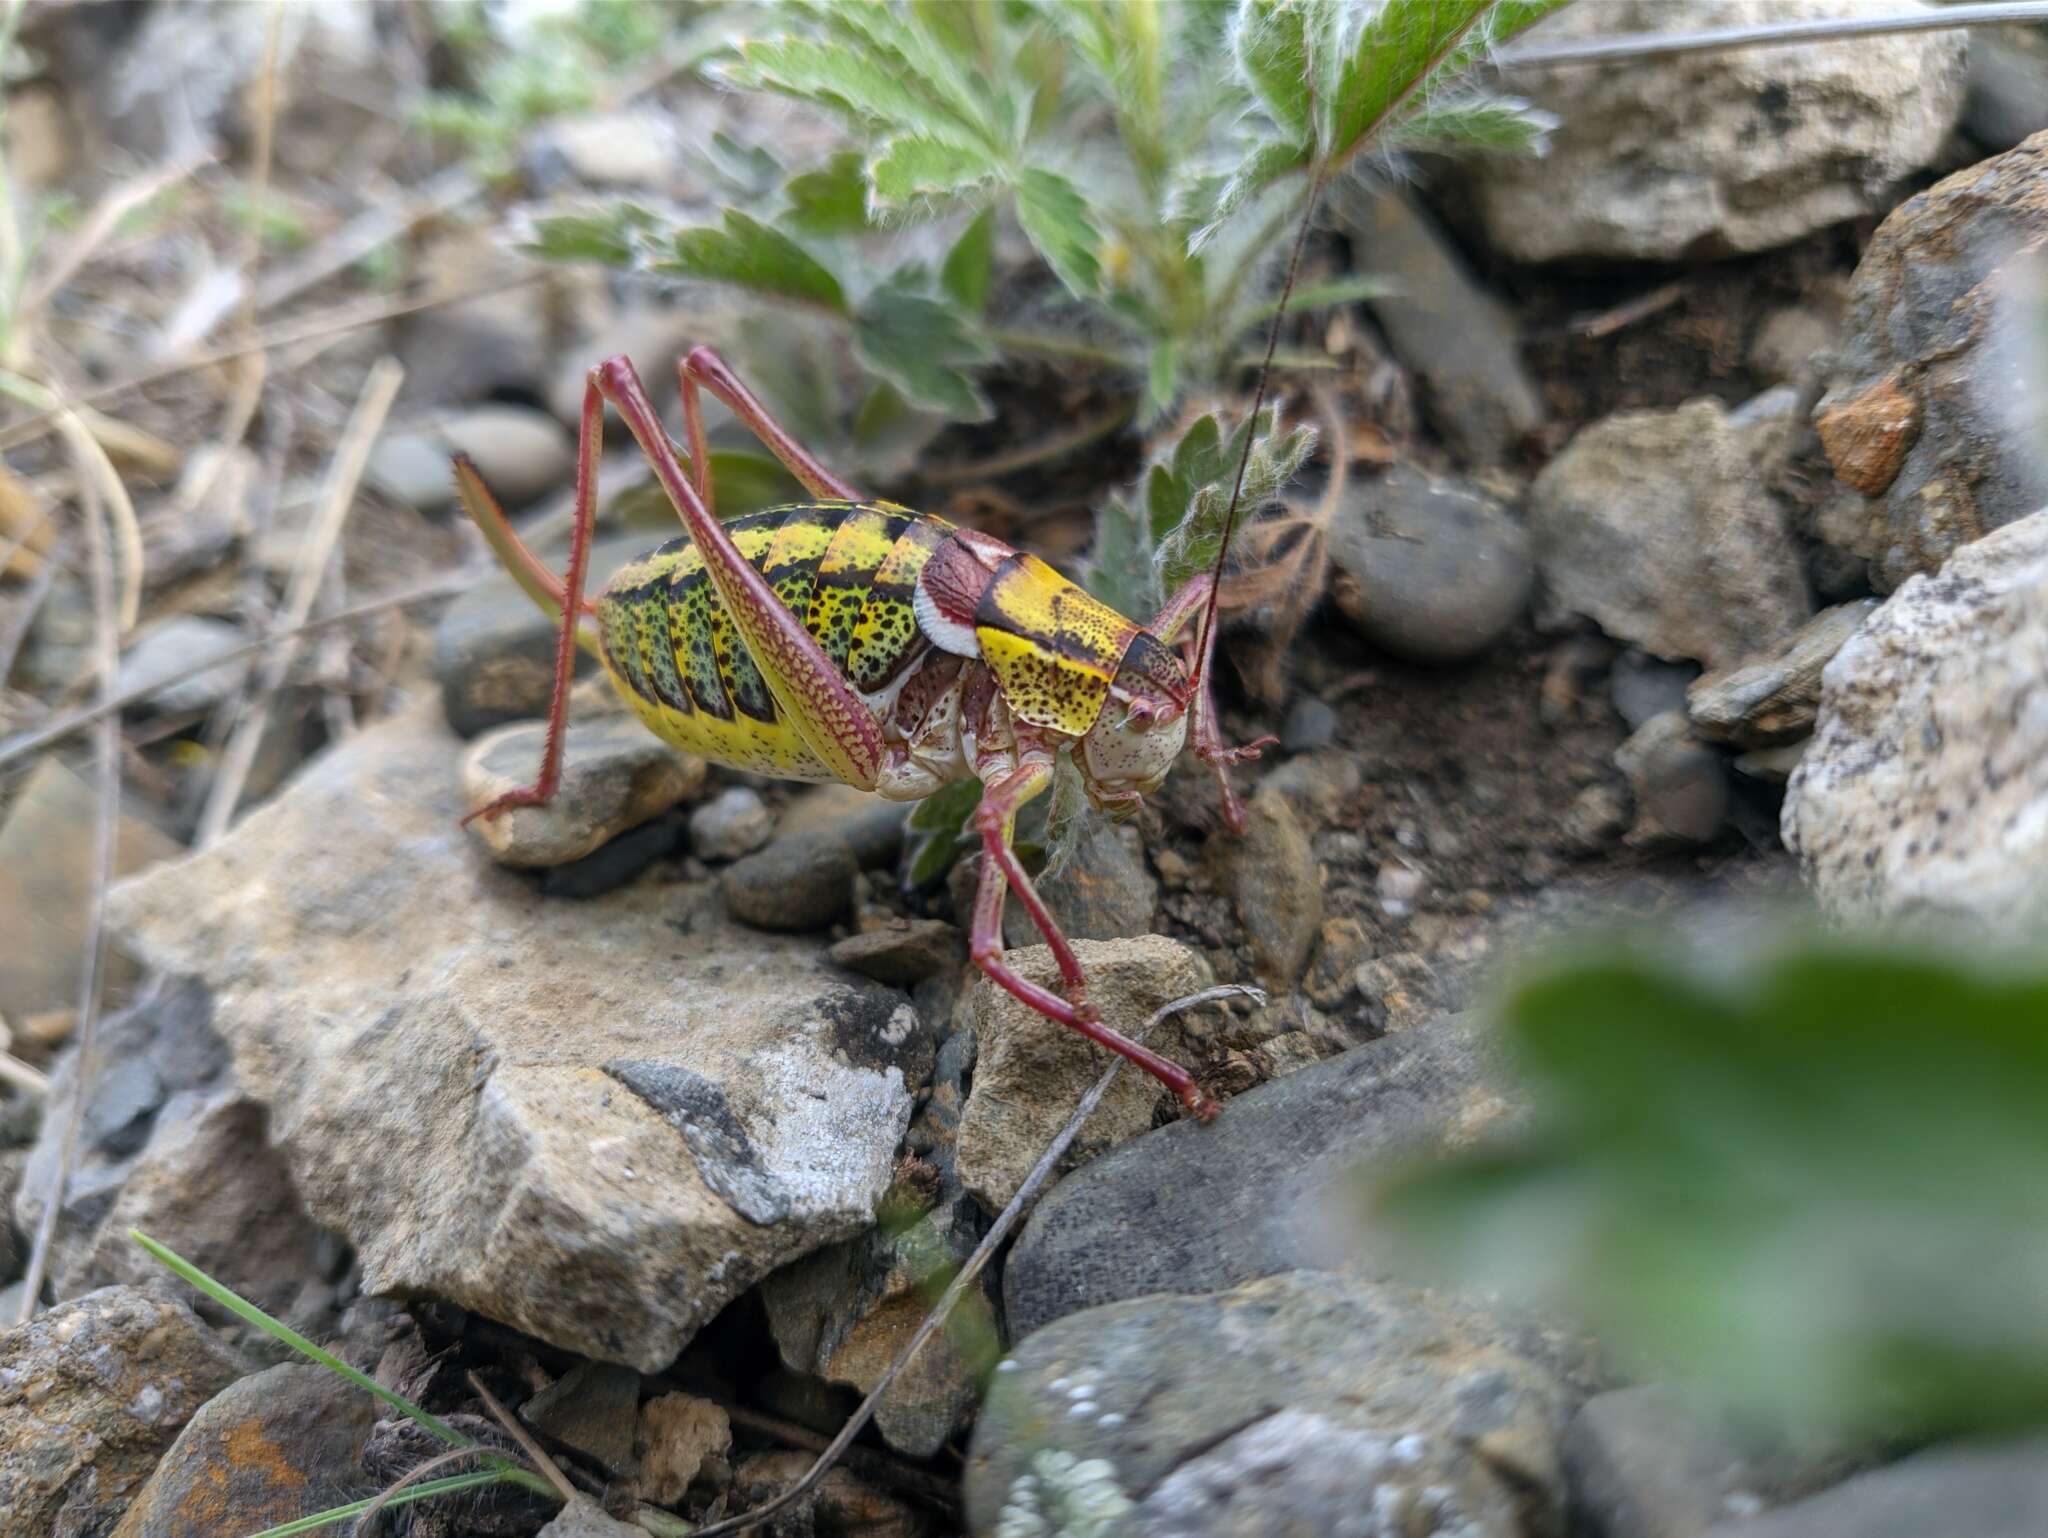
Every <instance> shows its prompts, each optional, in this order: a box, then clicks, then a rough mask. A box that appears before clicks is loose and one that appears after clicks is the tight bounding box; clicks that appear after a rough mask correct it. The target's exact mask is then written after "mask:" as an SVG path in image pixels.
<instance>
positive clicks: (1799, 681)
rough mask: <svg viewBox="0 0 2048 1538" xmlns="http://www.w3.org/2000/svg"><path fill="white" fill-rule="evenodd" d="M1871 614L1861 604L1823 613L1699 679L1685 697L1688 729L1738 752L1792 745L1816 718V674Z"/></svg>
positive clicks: (1869, 604)
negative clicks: (1757, 653) (1765, 649)
mask: <svg viewBox="0 0 2048 1538" xmlns="http://www.w3.org/2000/svg"><path fill="white" fill-rule="evenodd" d="M1876 608H1877V600H1876V599H1874V598H1865V599H1860V600H1858V601H1857V602H1855V603H1844V604H1836V605H1835V606H1834V607H1833V608H1831V609H1823V610H1822V611H1821V612H1820V613H1818V614H1816V615H1815V616H1814V617H1813V618H1812V619H1810V620H1808V621H1807V622H1806V623H1805V624H1804V625H1802V626H1800V627H1799V628H1798V629H1797V630H1795V631H1793V632H1792V634H1791V635H1789V636H1787V637H1786V638H1785V639H1784V640H1783V641H1782V642H1780V643H1779V644H1778V645H1777V646H1775V647H1773V648H1772V649H1771V651H1770V652H1769V653H1768V654H1767V655H1765V656H1763V657H1759V658H1758V659H1756V660H1755V661H1753V662H1749V663H1745V664H1744V665H1743V666H1741V667H1738V668H1726V669H1723V670H1721V671H1720V672H1716V673H1709V674H1708V675H1707V676H1706V677H1704V678H1701V679H1699V680H1698V681H1697V682H1695V683H1694V684H1693V685H1692V686H1691V687H1690V688H1689V689H1688V690H1687V691H1686V697H1685V709H1686V712H1687V714H1688V715H1690V716H1691V718H1692V724H1693V727H1694V729H1695V730H1696V731H1698V732H1699V734H1700V735H1701V736H1702V737H1710V738H1712V739H1713V740H1715V741H1716V742H1728V743H1733V744H1735V746H1737V747H1742V748H1774V747H1782V746H1785V745H1787V744H1789V743H1795V742H1798V741H1799V740H1800V739H1801V738H1803V737H1805V736H1807V735H1808V734H1810V733H1811V732H1812V731H1813V724H1814V721H1815V719H1816V718H1817V717H1818V716H1819V714H1820V696H1821V676H1822V671H1823V670H1824V669H1825V668H1826V667H1827V665H1828V664H1829V663H1830V662H1832V661H1833V660H1834V658H1835V654H1836V653H1837V652H1839V651H1840V650H1841V649H1842V648H1843V647H1844V646H1845V645H1847V644H1848V641H1849V638H1850V637H1851V636H1853V635H1855V634H1856V632H1857V631H1859V630H1861V629H1862V628H1863V624H1864V622H1865V621H1866V620H1868V619H1869V618H1870V616H1871V614H1872V613H1873V612H1874V611H1875V610H1876Z"/></svg>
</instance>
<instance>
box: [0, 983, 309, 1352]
mask: <svg viewBox="0 0 2048 1538" xmlns="http://www.w3.org/2000/svg"><path fill="white" fill-rule="evenodd" d="M212 1018H213V1003H212V1000H211V999H210V998H209V997H208V996H207V993H206V990H205V989H204V988H202V987H200V986H198V985H197V984H195V983H189V982H188V983H181V984H176V985H170V986H167V987H165V988H164V989H162V990H161V991H160V992H158V993H156V994H154V995H151V996H149V997H146V998H145V999H143V1000H142V1001H140V1002H139V1003H137V1004H135V1005H134V1006H132V1007H131V1008H129V1009H126V1010H122V1011H119V1012H117V1013H115V1014H112V1015H109V1016H107V1017H106V1018H105V1019H103V1020H102V1021H101V1022H100V1028H99V1032H98V1043H97V1048H96V1055H97V1057H98V1060H99V1062H100V1064H101V1065H102V1066H101V1071H100V1072H99V1074H98V1075H97V1076H96V1077H95V1080H94V1083H93V1085H92V1086H91V1089H90V1092H89V1094H88V1097H87V1102H86V1109H85V1114H84V1127H85V1129H86V1130H87V1132H88V1134H92V1135H88V1136H87V1137H84V1138H81V1141H80V1147H79V1149H78V1152H77V1156H76V1158H75V1159H74V1161H73V1163H72V1166H71V1174H70V1178H69V1180H68V1181H67V1182H66V1184H65V1205H64V1210H63V1212H62V1213H61V1214H60V1216H59V1219H58V1223H57V1228H56V1232H55V1235H54V1238H53V1243H52V1250H51V1263H50V1275H51V1277H52V1279H53V1280H54V1281H55V1283H56V1285H57V1289H58V1291H59V1293H60V1294H61V1295H63V1296H67V1297H70V1296H75V1295H76V1294H78V1293H81V1292H84V1291H87V1290H88V1289H91V1288H95V1287H103V1286H106V1285H108V1284H110V1283H125V1284H128V1285H133V1286H137V1287H148V1286H153V1285H161V1284H162V1282H163V1279H164V1270H163V1268H162V1267H161V1266H159V1265H158V1264H157V1263H156V1262H155V1261H154V1260H152V1259H151V1258H150V1257H149V1256H148V1254H146V1253H145V1252H144V1251H143V1250H142V1249H141V1248H140V1247H139V1246H138V1245H136V1243H135V1242H134V1240H132V1239H131V1238H130V1237H129V1230H130V1229H140V1230H141V1231H142V1232H143V1233H146V1234H148V1235H149V1236H150V1237H152V1238H154V1239H157V1240H160V1241H162V1242H163V1243H165V1244H168V1245H169V1246H170V1247H171V1248H172V1249H174V1250H176V1251H177V1252H178V1253H179V1254H180V1255H183V1256H184V1257H185V1258H186V1259H187V1260H189V1261H191V1262H192V1263H193V1264H194V1265H196V1266H198V1267H199V1268H200V1269H201V1270H202V1271H205V1272H207V1273H209V1274H210V1275H213V1276H217V1277H219V1278H220V1279H221V1280H222V1281H224V1282H226V1283H227V1284H228V1285H229V1286H231V1287H233V1288H234V1289H235V1290H236V1291H237V1292H239V1293H241V1294H242V1295H243V1296H244V1297H246V1298H249V1299H250V1300H251V1301H253V1302H255V1303H257V1304H258V1305H259V1306H261V1307H264V1308H267V1309H270V1310H272V1311H273V1312H277V1313H283V1312H286V1311H288V1310H290V1308H291V1307H292V1305H293V1303H294V1300H296V1299H297V1298H298V1297H299V1296H300V1294H301V1293H302V1292H303V1291H304V1290H305V1289H306V1288H307V1287H308V1286H309V1285H311V1284H318V1283H320V1282H322V1281H324V1280H326V1279H327V1277H326V1275H325V1273H324V1272H323V1270H322V1268H321V1264H320V1258H319V1257H320V1249H321V1235H320V1231H319V1229H317V1228H316V1227H315V1226H314V1225H313V1223H312V1221H311V1220H310V1219H309V1218H308V1217H307V1216H306V1213H305V1209H304V1208H303V1207H302V1206H301V1205H300V1203H299V1200H298V1197H297V1195H296V1194H295V1193H294V1192H293V1190H292V1188H291V1182H290V1180H289V1179H288V1178H287V1177H286V1175H285V1172H284V1168H283V1165H282V1164H281V1162H280V1161H279V1159H278V1156H277V1154H276V1153H275V1152H274V1151H273V1150H272V1149H271V1147H270V1145H269V1141H268V1139H267V1137H266V1135H265V1124H264V1117H263V1108H262V1107H261V1106H259V1105H257V1104H256V1103H255V1102H253V1101H251V1100H250V1099H248V1098H247V1097H246V1096H244V1095H243V1094H242V1093H241V1092H240V1091H239V1090H238V1089H237V1088H236V1087H235V1085H234V1083H233V1082H232V1080H231V1078H230V1077H229V1074H228V1053H227V1047H226V1044H225V1043H224V1042H222V1041H221V1039H220V1038H219V1036H217V1035H216V1034H215V1033H214V1031H213V1028H212ZM77 1072H78V1057H77V1053H76V1051H75V1050H74V1051H72V1052H71V1053H69V1054H68V1055H67V1056H66V1057H65V1058H64V1059H63V1060H62V1061H60V1063H59V1064H58V1066H57V1068H56V1070H55V1072H54V1073H53V1075H52V1083H51V1096H50V1109H51V1112H52V1113H53V1114H51V1115H49V1116H47V1117H45V1119H44V1125H43V1133H42V1136H41V1137H40V1139H39V1140H38V1141H37V1144H36V1147H35V1149H34V1151H33V1153H32V1154H31V1156H30V1159H29V1163H28V1167H27V1171H26V1175H25V1178H24V1180H23V1182H22V1188H21V1191H20V1194H19V1195H18V1196H16V1197H15V1199H14V1203H13V1211H14V1217H15V1221H16V1222H17V1223H18V1224H19V1225H20V1226H21V1228H22V1230H23V1231H24V1232H27V1233H33V1232H34V1231H35V1229H36V1227H37V1225H38V1224H39V1223H40V1222H41V1221H42V1215H43V1203H44V1202H45V1201H46V1200H47V1199H48V1194H49V1190H50V1184H51V1180H52V1177H53V1176H54V1174H55V1171H56V1166H57V1160H58V1157H59V1152H60V1148H61V1145H62V1139H63V1133H64V1128H65V1126H66V1125H67V1123H68V1121H69V1117H70V1104H71V1098H72V1096H73V1095H75V1094H76V1093H77ZM108 1128H112V1129H113V1130H114V1135H113V1136H112V1137H109V1136H108V1135H107V1132H106V1129H108ZM201 1306H202V1307H205V1308H211V1307H212V1305H211V1304H203V1305H201Z"/></svg>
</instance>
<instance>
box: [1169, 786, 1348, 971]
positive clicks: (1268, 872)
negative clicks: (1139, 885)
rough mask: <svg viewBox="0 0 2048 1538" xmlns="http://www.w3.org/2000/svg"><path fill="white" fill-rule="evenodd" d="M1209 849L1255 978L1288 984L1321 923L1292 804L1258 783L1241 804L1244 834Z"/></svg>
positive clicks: (1315, 879) (1305, 840)
mask: <svg viewBox="0 0 2048 1538" xmlns="http://www.w3.org/2000/svg"><path fill="white" fill-rule="evenodd" d="M1210 847H1211V849H1212V850H1214V851H1215V858H1216V859H1217V860H1218V861H1220V863H1221V872H1220V874H1221V882H1220V884H1221V885H1222V887H1223V888H1224V890H1226V891H1227V892H1229V893H1230V897H1231V901H1232V903H1233V904H1234V905H1235V906H1236V909H1237V918H1238V922H1239V923H1240V924H1242V925H1243V926H1244V932H1245V936H1246V938H1248V939H1249V940H1250V941H1251V943H1252V949H1253V951H1254V952H1255V953H1256V954H1257V956H1258V959H1259V974H1260V976H1261V977H1262V978H1263V979H1264V980H1265V981H1266V982H1268V983H1270V984H1272V985H1273V986H1274V987H1276V988H1291V987H1293V986H1294V984H1296V983H1297V982H1299V981H1300V980H1301V974H1302V973H1303V972H1304V971H1305V970H1307V967H1308V953H1309V951H1310V950H1311V949H1312V948H1313V947H1314V945H1315V943H1316V933H1317V931H1318V930H1319V929H1321V927H1322V923H1323V873H1322V870H1321V867H1320V866H1319V865H1318V864H1317V862H1316V857H1315V851H1314V850H1313V849H1312V848H1311V847H1310V845H1309V837H1308V831H1307V830H1306V829H1305V828H1303V827H1302V825H1301V819H1300V818H1298V817H1297V816H1296V815H1295V813H1294V807H1293V806H1292V804H1291V803H1290V802H1289V801H1288V799H1287V797H1286V796H1285V795H1283V794H1281V793H1280V792H1279V791H1276V790H1273V789H1270V788H1269V787H1267V786H1264V785H1262V786H1260V787H1259V789H1258V790H1257V792H1255V793H1254V794H1253V796H1252V798H1251V800H1250V802H1249V803H1247V805H1246V807H1245V827H1244V835H1243V836H1242V837H1241V838H1228V839H1218V840H1216V841H1215V842H1214V843H1213V844H1212V845H1211V846H1210ZM1190 991H1191V990H1190ZM1167 997H1168V998H1171V997H1173V995H1171V994H1169V995H1167Z"/></svg>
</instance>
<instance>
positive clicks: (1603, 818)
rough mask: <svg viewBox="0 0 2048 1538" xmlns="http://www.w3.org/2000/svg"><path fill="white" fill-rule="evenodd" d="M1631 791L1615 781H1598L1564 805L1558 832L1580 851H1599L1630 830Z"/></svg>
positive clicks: (1593, 852)
mask: <svg viewBox="0 0 2048 1538" xmlns="http://www.w3.org/2000/svg"><path fill="white" fill-rule="evenodd" d="M1630 820H1631V819H1630V808H1629V798H1628V792H1627V791H1625V790H1623V789H1622V787H1621V786H1620V785H1618V784H1616V783H1615V782H1614V781H1612V780H1595V781H1594V782H1593V783H1592V784H1591V785H1588V786H1587V787H1586V788H1585V789H1584V790H1582V791H1580V792H1579V793H1578V794H1577V795H1576V796H1574V797H1572V804H1571V805H1570V806H1568V807H1566V808H1565V812H1564V816H1563V817H1562V818H1561V819H1560V820H1559V822H1558V832H1559V833H1561V834H1562V835H1563V836H1564V841H1565V844H1566V845H1567V847H1569V848H1571V849H1572V850H1574V851H1576V852H1577V853H1579V854H1587V855H1590V854H1598V853H1599V852H1600V851H1601V850H1603V849H1605V848H1606V847H1607V846H1608V845H1609V844H1611V843H1613V842H1614V841H1615V840H1616V839H1618V838H1620V837H1621V836H1622V834H1624V833H1626V832H1627V831H1628V825H1629V822H1630Z"/></svg>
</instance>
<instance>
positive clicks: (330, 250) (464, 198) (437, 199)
mask: <svg viewBox="0 0 2048 1538" xmlns="http://www.w3.org/2000/svg"><path fill="white" fill-rule="evenodd" d="M483 190H484V188H483V183H482V182H480V181H478V180H477V178H476V176H475V174H474V173H473V172H472V171H470V169H469V168H468V167H467V166H459V165H458V166H450V167H449V168H448V169H447V170H445V171H442V172H441V173H439V174H438V175H436V176H432V177H429V178H428V179H427V181H426V184H425V185H424V186H422V187H420V188H419V190H418V191H417V192H416V193H415V194H414V195H413V196H412V197H411V198H410V199H408V200H407V201H405V202H404V203H402V204H401V205H399V206H398V207H396V208H393V207H391V206H390V205H388V204H380V205H378V206H377V207H375V208H372V209H369V210H368V211H366V212H364V213H361V214H358V215H357V216H356V217H355V218H353V219H351V220H350V221H349V222H348V223H347V224H344V225H343V226H342V227H341V228H340V229H338V230H336V231H335V232H334V234H333V235H332V236H331V237H330V238H329V239H327V240H326V241H324V242H323V243H322V244H321V245H320V246H319V247H318V248H317V249H315V250H312V251H309V252H307V253H306V255H305V256H303V257H301V258H299V260H298V261H296V262H294V263H292V265H291V266H289V267H286V268H283V269H281V270H280V271H277V272H274V273H272V274H271V276H270V278H269V279H268V280H267V281H266V282H264V283H262V284H261V285H259V286H258V287H257V289H256V308H257V309H258V310H272V309H275V308H276V307H277V306H278V305H280V304H282V303H284V302H285V300H287V299H290V298H292V297H294V296H295V295H297V294H300V293H302V292H304V291H305V290H306V289H309V288H311V287H312V286H313V285H314V284H316V283H319V282H322V281H324V280H325V279H327V278H331V277H333V276H334V275H335V274H336V273H337V272H340V271H341V270H342V269H343V268H345V267H348V266H350V265H352V264H353V263H355V262H358V261H361V260H362V259H363V258H364V257H366V256H368V255H369V254H370V253H371V252H372V251H374V250H376V249H377V248H378V247H379V246H381V245H383V244H385V243H386V242H387V241H391V240H395V239H396V238H397V237H398V236H400V235H403V234H404V233H405V232H406V231H407V230H409V229H411V228H412V227H413V226H414V225H415V224H418V223H419V222H420V221H422V220H424V219H431V218H436V217H438V216H439V215H441V214H445V213H447V212H448V211H449V210H451V209H455V208H460V207H461V206H462V205H463V204H464V203H467V202H468V201H469V200H470V199H471V198H474V197H477V196H478V195H480V194H481V193H482V192H483Z"/></svg>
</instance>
